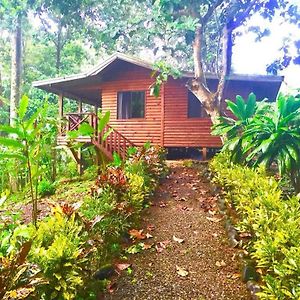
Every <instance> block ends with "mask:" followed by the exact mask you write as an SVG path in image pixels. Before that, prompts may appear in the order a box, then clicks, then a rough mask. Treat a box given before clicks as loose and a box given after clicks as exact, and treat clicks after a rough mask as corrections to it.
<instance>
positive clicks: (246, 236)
mask: <svg viewBox="0 0 300 300" xmlns="http://www.w3.org/2000/svg"><path fill="white" fill-rule="evenodd" d="M239 235H240V237H241V238H248V237H251V233H250V232H242V233H240V234H239Z"/></svg>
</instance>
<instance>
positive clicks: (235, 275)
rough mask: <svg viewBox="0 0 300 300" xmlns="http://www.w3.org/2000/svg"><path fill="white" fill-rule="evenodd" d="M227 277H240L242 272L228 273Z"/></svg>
mask: <svg viewBox="0 0 300 300" xmlns="http://www.w3.org/2000/svg"><path fill="white" fill-rule="evenodd" d="M226 277H227V278H230V279H238V278H240V277H241V274H240V273H233V274H228V275H227V276H226Z"/></svg>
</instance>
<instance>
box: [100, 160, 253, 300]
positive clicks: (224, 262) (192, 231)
mask: <svg viewBox="0 0 300 300" xmlns="http://www.w3.org/2000/svg"><path fill="white" fill-rule="evenodd" d="M152 202H153V203H152V206H151V207H150V208H149V209H148V210H147V211H146V213H145V215H144V217H143V221H142V224H141V227H140V228H137V229H143V233H144V234H146V233H149V234H151V235H152V236H153V237H152V238H148V239H145V240H140V241H137V243H139V242H143V243H146V245H152V246H151V248H150V249H148V250H143V251H142V252H141V253H138V254H132V255H129V262H130V263H131V269H132V272H128V271H126V270H124V271H122V275H121V276H120V277H119V278H118V279H117V281H116V284H115V286H114V288H113V290H112V291H111V293H107V294H106V295H105V296H104V299H106V300H109V299H112V300H117V299H122V300H127V299H128V300H129V299H130V300H135V299H136V300H146V299H149V300H150V299H151V300H159V299H164V300H169V299H170V300H171V299H172V300H173V299H174V300H180V299H182V300H202V299H250V297H249V294H248V292H247V290H246V286H245V284H244V283H243V282H242V281H241V279H240V277H239V267H238V263H237V260H236V259H235V257H236V255H237V251H236V250H235V249H232V248H230V247H229V245H228V243H227V237H226V234H225V230H224V228H223V220H221V218H222V217H221V216H220V215H218V213H217V205H216V199H215V198H214V197H213V196H212V195H211V194H210V192H209V185H208V183H207V182H206V181H205V179H204V178H202V179H201V178H200V177H199V175H198V172H197V170H196V169H194V168H186V167H184V166H182V165H180V164H178V163H177V164H171V172H170V175H169V176H168V178H167V179H165V181H164V182H163V183H162V185H161V186H160V188H159V190H158V191H157V194H156V196H155V197H154V198H153V200H152ZM182 240H184V241H182Z"/></svg>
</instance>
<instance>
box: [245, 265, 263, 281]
mask: <svg viewBox="0 0 300 300" xmlns="http://www.w3.org/2000/svg"><path fill="white" fill-rule="evenodd" d="M242 280H243V281H244V282H247V281H258V280H259V274H258V273H257V272H256V269H255V267H254V265H253V263H252V262H251V261H244V264H243V267H242Z"/></svg>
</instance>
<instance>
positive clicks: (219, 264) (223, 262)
mask: <svg viewBox="0 0 300 300" xmlns="http://www.w3.org/2000/svg"><path fill="white" fill-rule="evenodd" d="M216 266H217V267H225V266H226V262H225V261H224V260H221V261H217V262H216Z"/></svg>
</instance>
